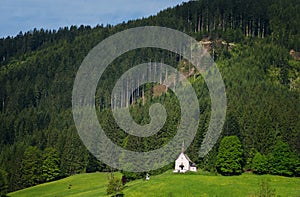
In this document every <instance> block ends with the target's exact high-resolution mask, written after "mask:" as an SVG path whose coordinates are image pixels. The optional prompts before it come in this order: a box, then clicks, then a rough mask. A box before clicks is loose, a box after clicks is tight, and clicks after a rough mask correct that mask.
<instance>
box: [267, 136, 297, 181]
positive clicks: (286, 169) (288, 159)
mask: <svg viewBox="0 0 300 197" xmlns="http://www.w3.org/2000/svg"><path fill="white" fill-rule="evenodd" d="M298 163H299V160H298V158H297V157H296V156H295V154H294V153H293V152H292V151H291V150H290V147H289V145H288V144H287V143H285V142H283V141H281V140H279V141H277V143H276V145H275V147H274V149H273V151H272V153H271V154H270V155H269V166H270V173H271V174H277V175H285V176H292V175H294V171H295V169H296V166H297V164H298Z"/></svg>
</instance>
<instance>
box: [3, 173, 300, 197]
mask: <svg viewBox="0 0 300 197" xmlns="http://www.w3.org/2000/svg"><path fill="white" fill-rule="evenodd" d="M116 176H120V174H117V175H116ZM107 178H108V174H107V173H91V174H80V175H75V176H71V177H68V178H65V179H63V180H59V181H55V182H52V183H46V184H42V185H38V186H35V187H31V188H27V189H24V190H20V191H17V192H13V193H10V194H9V195H8V196H12V197H13V196H18V197H19V196H105V194H106V185H107ZM262 180H267V181H269V183H270V186H271V188H272V189H276V194H277V195H280V196H300V188H299V185H300V178H288V177H281V176H273V175H262V176H257V175H253V174H243V175H241V176H230V177H226V176H212V175H205V174H201V173H198V174H173V173H172V172H171V171H168V172H166V173H164V174H161V175H158V176H151V179H150V181H144V180H136V181H133V182H129V183H128V184H126V186H125V188H124V194H125V196H126V197H127V196H155V197H156V196H231V197H233V196H254V195H255V194H256V193H257V192H258V191H259V187H260V183H261V181H262ZM70 184H72V186H71V189H68V187H69V185H70Z"/></svg>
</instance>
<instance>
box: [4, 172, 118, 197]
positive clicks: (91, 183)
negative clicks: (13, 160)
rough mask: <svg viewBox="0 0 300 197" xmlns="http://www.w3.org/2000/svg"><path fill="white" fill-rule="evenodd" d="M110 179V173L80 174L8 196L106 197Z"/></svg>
mask: <svg viewBox="0 0 300 197" xmlns="http://www.w3.org/2000/svg"><path fill="white" fill-rule="evenodd" d="M115 176H117V177H119V176H121V174H120V173H117V174H115ZM108 177H109V174H108V173H90V174H78V175H74V176H70V177H68V178H65V179H61V180H59V181H54V182H50V183H44V184H41V185H37V186H34V187H30V188H26V189H23V190H19V191H16V192H13V193H10V194H8V196H17V197H19V196H20V197H21V196H52V197H53V196H72V197H73V196H105V195H106V187H107V180H108Z"/></svg>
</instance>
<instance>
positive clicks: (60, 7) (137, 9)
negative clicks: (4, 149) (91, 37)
mask: <svg viewBox="0 0 300 197" xmlns="http://www.w3.org/2000/svg"><path fill="white" fill-rule="evenodd" d="M181 2H183V0H168V1H162V0H152V1H142V0H73V1H69V0H2V2H1V7H0V26H1V27H2V28H1V30H0V37H4V36H8V35H16V34H17V33H18V32H19V31H23V32H26V31H29V30H31V29H33V28H38V29H39V28H44V29H58V28H59V27H64V26H70V25H81V24H84V25H91V26H95V25H97V24H104V25H105V24H118V23H121V22H123V21H128V20H130V19H136V18H141V17H147V16H149V15H154V14H156V13H157V12H159V11H160V10H162V9H165V8H167V7H171V6H175V5H177V4H180V3H181Z"/></svg>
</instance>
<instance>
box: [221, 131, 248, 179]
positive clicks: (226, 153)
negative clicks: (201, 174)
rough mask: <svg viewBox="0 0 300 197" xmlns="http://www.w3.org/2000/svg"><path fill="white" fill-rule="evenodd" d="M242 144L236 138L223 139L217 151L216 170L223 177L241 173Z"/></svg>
mask: <svg viewBox="0 0 300 197" xmlns="http://www.w3.org/2000/svg"><path fill="white" fill-rule="evenodd" d="M242 156H243V149H242V144H241V142H240V140H239V138H238V137H237V136H228V137H224V138H223V139H222V140H221V143H220V147H219V149H218V155H217V162H216V168H217V170H218V172H219V173H221V174H223V175H237V174H241V173H242V160H243V159H242Z"/></svg>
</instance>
